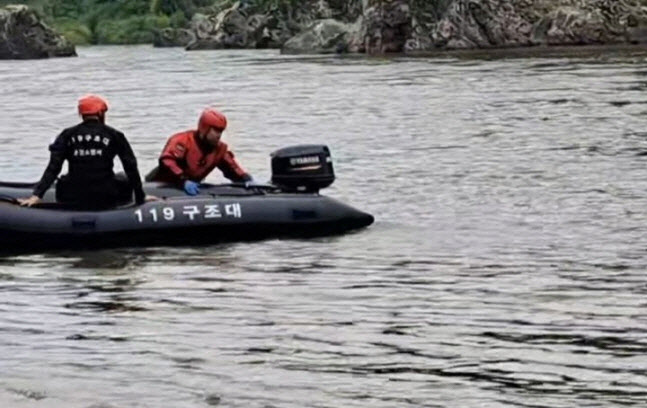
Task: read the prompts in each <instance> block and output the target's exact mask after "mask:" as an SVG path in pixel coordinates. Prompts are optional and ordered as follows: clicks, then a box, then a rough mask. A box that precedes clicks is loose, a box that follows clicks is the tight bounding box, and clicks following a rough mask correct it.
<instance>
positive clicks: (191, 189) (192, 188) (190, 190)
mask: <svg viewBox="0 0 647 408" xmlns="http://www.w3.org/2000/svg"><path fill="white" fill-rule="evenodd" d="M184 191H185V192H186V193H187V194H188V195H190V196H194V195H197V194H199V193H200V184H199V183H196V182H195V181H191V180H187V181H185V182H184Z"/></svg>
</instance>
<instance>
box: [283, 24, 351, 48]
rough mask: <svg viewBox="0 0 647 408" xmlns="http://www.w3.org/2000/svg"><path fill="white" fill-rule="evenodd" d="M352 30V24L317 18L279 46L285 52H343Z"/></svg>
mask: <svg viewBox="0 0 647 408" xmlns="http://www.w3.org/2000/svg"><path fill="white" fill-rule="evenodd" d="M352 30H353V26H352V25H350V24H344V23H342V22H339V21H337V20H333V19H325V20H319V21H316V22H315V23H314V24H313V25H312V26H311V27H310V29H308V30H306V31H304V32H302V33H301V34H298V35H296V36H294V37H292V38H290V39H289V40H288V41H287V42H286V43H285V44H284V45H283V47H282V48H281V52H282V53H285V54H306V53H310V54H331V53H341V52H345V51H346V50H347V48H348V41H349V37H350V36H351V33H352Z"/></svg>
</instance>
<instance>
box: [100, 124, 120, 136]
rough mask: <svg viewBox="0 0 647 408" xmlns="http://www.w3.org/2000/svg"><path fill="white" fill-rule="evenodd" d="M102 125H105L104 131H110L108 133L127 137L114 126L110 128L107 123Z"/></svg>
mask: <svg viewBox="0 0 647 408" xmlns="http://www.w3.org/2000/svg"><path fill="white" fill-rule="evenodd" d="M102 125H103V127H104V129H105V130H106V131H108V132H110V133H112V134H114V135H116V136H120V137H125V135H124V133H123V132H122V131H120V130H117V129H115V128H113V127H112V126H108V125H106V124H105V123H104V124H102Z"/></svg>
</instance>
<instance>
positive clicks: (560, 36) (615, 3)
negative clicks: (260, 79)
mask: <svg viewBox="0 0 647 408" xmlns="http://www.w3.org/2000/svg"><path fill="white" fill-rule="evenodd" d="M208 10H210V11H209V12H205V13H195V14H194V15H193V16H192V18H191V21H190V23H189V25H188V27H187V28H180V29H177V28H175V29H174V28H165V29H161V30H158V31H157V32H155V36H154V37H155V38H154V45H155V46H158V47H169V46H172V47H178V46H179V47H185V48H186V49H187V50H204V49H223V48H239V49H264V48H275V49H281V52H283V53H289V54H300V53H308V54H326V53H356V54H377V55H379V54H386V53H404V54H411V55H420V54H424V53H433V52H442V51H447V50H488V49H498V48H508V49H509V48H515V47H536V46H545V47H552V46H575V45H611V44H647V0H435V1H434V0H303V1H291V0H284V1H271V2H264V1H254V0H241V1H233V0H220V1H217V2H216V4H215V5H214V6H212V7H210V8H209V9H208ZM68 55H75V52H74V47H73V45H71V44H70V43H69V41H67V40H66V39H65V38H63V37H61V36H60V35H57V34H56V33H54V32H53V31H52V30H51V29H49V28H48V27H47V26H46V25H45V24H43V23H42V21H41V20H40V19H39V17H38V16H37V15H36V14H35V13H34V12H33V11H31V10H30V9H28V8H27V7H25V6H7V7H4V8H0V58H43V57H51V56H68Z"/></svg>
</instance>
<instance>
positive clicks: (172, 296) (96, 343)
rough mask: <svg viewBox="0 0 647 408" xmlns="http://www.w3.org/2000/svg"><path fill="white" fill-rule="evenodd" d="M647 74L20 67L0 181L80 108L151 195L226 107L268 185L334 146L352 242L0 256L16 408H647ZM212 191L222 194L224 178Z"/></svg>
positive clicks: (453, 61)
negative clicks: (285, 151) (202, 127)
mask: <svg viewBox="0 0 647 408" xmlns="http://www.w3.org/2000/svg"><path fill="white" fill-rule="evenodd" d="M646 62H647V59H646V57H645V55H641V54H640V53H621V54H617V53H616V54H613V55H609V54H606V55H605V53H604V52H602V53H593V54H591V55H586V56H577V57H575V56H571V57H550V58H509V59H506V58H503V59H497V60H484V59H469V58H456V57H452V56H445V57H442V58H429V59H422V58H420V59H407V58H395V59H380V58H373V59H364V58H337V57H292V56H280V55H278V54H277V53H276V52H274V51H268V52H250V51H205V52H193V53H185V52H184V51H183V50H180V49H153V48H150V47H141V46H138V47H92V48H81V49H80V50H79V57H78V58H73V59H53V60H44V61H2V62H0V86H1V89H2V92H0V106H1V109H0V132H1V135H2V136H1V137H2V141H3V149H2V152H1V154H0V171H1V174H2V177H1V178H2V179H3V180H11V181H33V180H36V179H37V178H38V177H39V176H40V174H41V173H42V171H43V169H44V166H45V164H46V162H47V159H48V151H47V144H48V143H49V142H50V141H51V140H52V139H53V138H54V137H55V136H56V135H57V133H58V132H59V131H60V130H61V129H62V128H63V127H67V126H71V125H73V124H75V123H76V121H77V117H76V116H75V103H76V99H77V97H78V96H79V95H81V94H83V93H87V92H96V93H100V94H102V95H105V96H106V97H107V98H108V99H109V100H110V102H111V110H110V111H109V123H110V124H112V125H113V126H115V127H117V128H119V129H121V130H123V131H124V132H125V133H126V135H127V136H128V137H129V139H130V141H131V143H132V145H133V148H134V150H135V152H136V154H137V156H138V158H139V162H140V167H141V169H142V172H145V171H147V170H148V169H150V168H151V167H152V166H153V165H154V164H155V162H156V157H157V154H158V153H159V151H160V149H161V148H162V145H163V143H164V142H165V140H166V138H167V137H168V136H169V135H170V134H172V133H174V132H176V131H180V130H184V129H188V128H190V127H192V126H194V124H195V120H196V118H197V116H198V114H199V112H200V110H201V109H202V108H203V107H204V106H205V105H208V104H214V105H216V106H219V107H220V108H222V109H223V111H224V112H225V113H226V114H227V115H228V118H229V120H230V123H231V126H230V128H229V129H228V130H227V131H226V133H225V138H226V140H227V142H228V143H230V144H231V145H232V146H233V148H234V150H235V152H236V153H237V156H238V157H239V159H240V161H241V162H242V163H243V165H244V166H245V167H246V168H247V169H248V170H250V172H251V173H253V174H254V175H255V176H256V178H257V179H261V180H265V179H268V178H269V176H270V172H269V156H268V155H269V153H270V152H271V151H273V150H274V149H276V148H279V147H283V146H288V145H292V144H299V143H325V144H328V145H329V146H330V148H331V150H332V152H333V155H334V160H335V166H336V172H337V175H338V180H337V181H336V182H335V184H334V185H333V186H332V187H331V188H329V189H328V190H326V191H325V193H326V194H327V195H330V196H333V197H336V198H338V199H340V200H342V201H344V202H347V203H349V204H352V205H354V206H356V207H358V208H360V209H363V210H365V211H368V212H370V213H372V214H374V215H375V217H376V223H375V224H374V225H373V226H371V227H370V228H368V229H365V230H362V231H359V232H356V233H353V234H348V235H344V236H338V237H332V238H319V239H309V240H269V241H260V242H253V243H244V244H230V245H218V246H211V247H201V248H145V249H137V250H135V249H120V250H106V251H99V252H62V253H49V254H34V255H22V256H18V257H4V258H1V259H0V406H3V407H18V408H22V407H82V408H89V407H93V408H117V407H209V406H219V407H220V406H222V407H295V408H296V407H330V408H339V407H379V408H382V407H452V408H453V407H467V408H471V407H547V408H548V407H550V408H557V407H625V406H636V407H644V406H645V404H646V403H645V401H647V275H646V274H647V271H646V269H647V252H646V249H647V244H646V242H645V236H646V233H647V130H645V129H646V128H647V127H646V123H647V121H646V118H647V96H646V94H645V91H646V90H647V64H646ZM211 181H213V182H221V181H222V179H221V178H220V175H218V174H215V173H214V174H213V175H212V176H211Z"/></svg>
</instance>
